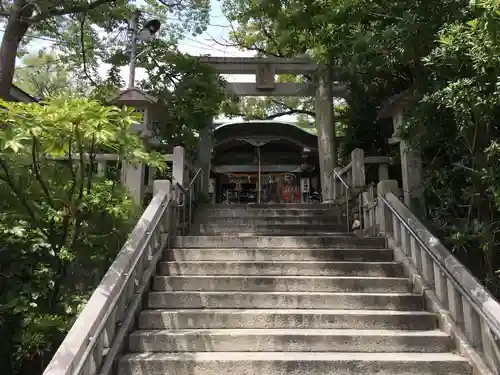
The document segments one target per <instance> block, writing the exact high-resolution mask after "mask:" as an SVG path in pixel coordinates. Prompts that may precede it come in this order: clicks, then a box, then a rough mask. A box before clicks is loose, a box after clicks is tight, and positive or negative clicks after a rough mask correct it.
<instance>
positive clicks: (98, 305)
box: [43, 181, 176, 375]
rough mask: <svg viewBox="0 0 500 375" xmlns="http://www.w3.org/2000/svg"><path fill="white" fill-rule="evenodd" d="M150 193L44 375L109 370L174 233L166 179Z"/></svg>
mask: <svg viewBox="0 0 500 375" xmlns="http://www.w3.org/2000/svg"><path fill="white" fill-rule="evenodd" d="M156 190H158V191H156ZM155 193H156V194H155V195H154V197H153V199H152V201H151V203H150V204H149V205H148V207H147V208H146V210H145V211H144V213H143V214H142V216H141V218H140V219H139V221H138V223H137V225H136V226H135V228H134V230H133V231H132V233H131V235H130V237H129V239H128V241H127V242H126V243H125V245H124V246H123V248H122V249H121V250H120V252H119V254H118V256H117V257H116V259H115V260H114V262H113V264H112V265H111V267H110V268H109V269H108V271H107V273H106V275H105V276H104V278H103V279H102V281H101V283H100V284H99V286H98V287H97V289H96V290H95V291H94V293H93V294H92V296H91V297H90V299H89V301H88V302H87V304H86V305H85V307H84V308H83V310H82V312H81V313H80V315H79V316H78V318H77V320H76V321H75V323H74V324H73V326H72V328H71V330H70V331H69V333H68V334H67V336H66V338H65V339H64V341H63V342H62V344H61V346H60V347H59V349H58V350H57V352H56V354H55V355H54V357H53V358H52V360H51V361H50V363H49V365H48V367H47V368H46V370H45V371H44V373H43V374H44V375H88V374H100V375H108V374H111V372H112V366H113V363H114V361H115V359H116V357H117V355H118V354H119V352H120V350H121V347H122V346H123V341H124V339H125V338H126V335H127V334H128V332H129V330H130V329H131V327H132V325H133V323H134V320H135V317H136V315H137V313H138V310H139V309H140V308H141V306H142V298H143V295H144V293H145V292H146V291H147V290H148V288H149V283H150V280H151V276H152V275H153V273H154V270H155V267H156V264H157V262H158V260H159V259H160V258H161V255H162V252H163V249H164V247H165V246H166V244H167V242H168V239H169V236H170V235H171V234H172V235H173V234H174V233H175V223H173V222H172V221H173V220H172V218H173V217H174V216H173V215H172V212H173V210H174V208H175V205H176V202H175V200H174V199H170V198H171V195H172V193H173V191H172V190H171V186H170V181H155Z"/></svg>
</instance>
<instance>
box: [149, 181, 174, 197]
mask: <svg viewBox="0 0 500 375" xmlns="http://www.w3.org/2000/svg"><path fill="white" fill-rule="evenodd" d="M170 189H171V183H170V181H169V180H154V181H153V197H154V196H155V195H156V194H158V193H160V192H163V191H167V192H170Z"/></svg>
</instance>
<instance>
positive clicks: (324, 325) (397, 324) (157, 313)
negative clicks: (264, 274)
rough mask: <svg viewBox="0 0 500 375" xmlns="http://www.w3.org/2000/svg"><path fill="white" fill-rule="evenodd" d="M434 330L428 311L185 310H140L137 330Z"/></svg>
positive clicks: (434, 326)
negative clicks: (356, 328)
mask: <svg viewBox="0 0 500 375" xmlns="http://www.w3.org/2000/svg"><path fill="white" fill-rule="evenodd" d="M352 327H360V328H363V329H398V330H404V329H406V330H433V329H436V328H437V319H436V316H435V315H434V314H432V313H430V312H427V311H394V310H314V309H310V310H307V309H306V310H300V309H290V310H285V309H282V310H278V309H276V310H275V309H265V310H258V309H251V310H243V309H235V310H230V309H220V310H219V309H192V310H189V309H186V310H143V311H141V312H140V314H139V329H191V328H261V329H267V328H284V329H291V328H318V329H347V328H352Z"/></svg>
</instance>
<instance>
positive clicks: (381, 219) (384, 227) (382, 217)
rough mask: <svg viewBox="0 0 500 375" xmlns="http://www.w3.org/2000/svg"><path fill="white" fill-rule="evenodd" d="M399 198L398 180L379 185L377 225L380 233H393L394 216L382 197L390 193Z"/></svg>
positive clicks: (383, 182)
mask: <svg viewBox="0 0 500 375" xmlns="http://www.w3.org/2000/svg"><path fill="white" fill-rule="evenodd" d="M390 191H391V192H392V193H393V194H395V195H396V196H399V188H398V182H397V181H396V180H384V181H380V182H379V183H378V184H377V197H379V198H378V204H377V220H376V221H377V224H378V225H379V227H380V232H381V233H383V234H385V235H387V234H391V233H392V215H391V212H390V211H389V209H388V208H387V207H386V205H385V203H384V202H382V199H380V197H385V195H386V194H387V193H388V192H390Z"/></svg>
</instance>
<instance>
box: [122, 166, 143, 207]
mask: <svg viewBox="0 0 500 375" xmlns="http://www.w3.org/2000/svg"><path fill="white" fill-rule="evenodd" d="M122 168H124V171H123V172H124V173H123V177H124V184H125V186H126V187H127V190H128V192H129V194H130V196H131V197H132V201H133V202H134V203H135V204H136V205H139V206H142V204H143V201H142V200H143V198H144V191H145V186H144V174H145V172H146V166H145V165H144V164H142V163H138V164H137V165H133V164H131V163H126V162H124V163H123V164H122Z"/></svg>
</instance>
